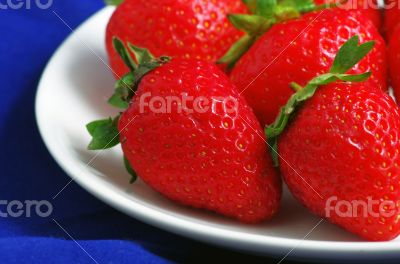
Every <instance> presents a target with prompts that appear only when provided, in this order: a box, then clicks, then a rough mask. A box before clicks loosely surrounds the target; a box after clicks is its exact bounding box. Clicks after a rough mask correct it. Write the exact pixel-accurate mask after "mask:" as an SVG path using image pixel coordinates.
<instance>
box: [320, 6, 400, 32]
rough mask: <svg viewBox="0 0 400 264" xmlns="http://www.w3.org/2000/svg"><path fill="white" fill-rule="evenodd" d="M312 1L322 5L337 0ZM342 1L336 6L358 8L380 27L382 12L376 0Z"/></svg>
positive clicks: (350, 8)
mask: <svg viewBox="0 0 400 264" xmlns="http://www.w3.org/2000/svg"><path fill="white" fill-rule="evenodd" d="M396 1H397V0H396ZM314 2H315V4H317V5H322V4H326V3H338V0H314ZM342 2H343V3H339V4H338V8H341V9H345V10H359V11H360V12H362V13H363V15H364V16H365V17H367V18H369V19H370V20H371V21H372V23H373V24H374V25H375V26H376V28H377V29H380V28H381V24H382V21H381V19H382V14H381V12H380V9H379V5H378V1H377V0H349V1H342Z"/></svg>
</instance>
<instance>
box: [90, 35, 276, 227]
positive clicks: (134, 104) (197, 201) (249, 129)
mask: <svg viewBox="0 0 400 264" xmlns="http://www.w3.org/2000/svg"><path fill="white" fill-rule="evenodd" d="M115 46H116V48H117V49H118V50H119V53H121V54H122V55H123V58H124V61H126V62H128V64H129V63H130V64H131V67H130V68H131V69H133V71H132V74H130V75H127V76H126V77H125V78H124V80H123V82H118V83H117V90H116V94H115V95H114V96H113V97H112V99H111V102H112V103H113V105H118V100H120V99H121V98H122V99H124V98H125V99H127V100H130V97H132V100H131V101H130V104H129V105H125V104H124V102H121V101H119V103H121V104H120V105H121V106H122V107H126V106H128V108H127V109H126V110H125V111H124V112H123V113H122V114H121V116H120V117H119V118H116V119H114V120H101V121H95V122H94V123H91V124H89V125H88V130H89V132H91V134H92V136H93V141H92V142H91V144H90V146H89V147H90V148H91V149H101V148H104V146H107V147H110V146H113V145H116V144H117V143H118V142H113V144H111V145H106V144H105V143H106V142H107V141H108V140H105V138H108V139H113V138H115V135H116V134H117V133H118V131H119V132H120V137H119V138H120V141H121V144H122V149H123V151H124V154H125V157H126V161H127V164H128V169H129V170H131V168H130V166H129V164H131V165H132V167H133V169H134V171H135V172H136V173H137V175H138V176H139V177H140V178H141V179H142V180H143V181H144V182H146V183H147V184H148V185H149V186H151V187H152V188H153V189H155V190H156V191H158V192H160V193H161V194H163V195H164V196H166V197H168V198H170V199H172V200H174V201H177V202H179V203H181V204H184V205H188V206H192V207H196V208H204V209H208V210H211V211H215V212H218V213H220V214H223V215H226V216H229V217H233V218H236V219H238V220H240V221H242V222H246V223H254V222H260V221H262V220H265V219H268V218H270V217H271V216H272V215H273V214H274V213H275V212H276V211H277V209H278V205H279V201H280V196H281V181H280V179H279V178H278V176H277V174H276V171H275V170H274V168H273V166H272V161H271V159H270V157H269V156H268V155H267V154H268V153H267V149H266V144H265V142H264V141H265V139H264V135H263V131H262V129H261V127H260V125H259V124H258V121H257V119H256V117H255V116H254V114H253V112H252V110H251V108H250V107H249V106H248V105H247V103H246V102H245V100H244V98H243V97H241V96H240V95H239V93H238V91H237V90H236V88H235V87H234V86H233V84H232V83H231V82H230V81H229V79H228V78H227V77H226V75H225V74H224V73H223V72H222V71H221V70H219V69H218V68H217V67H216V66H215V65H213V64H209V63H207V62H204V61H198V60H192V59H180V58H173V59H172V60H170V61H169V59H168V58H161V59H160V60H154V59H151V56H150V55H149V53H148V52H146V51H143V50H140V49H137V48H135V47H132V46H130V48H131V51H132V52H134V53H135V54H137V55H136V57H137V58H138V61H139V63H140V64H139V67H137V66H136V65H133V64H132V62H131V61H132V60H131V59H129V57H128V56H127V55H126V54H127V51H126V52H125V51H123V50H122V45H121V43H120V42H118V40H115ZM153 68H154V69H153ZM145 72H147V73H145ZM129 76H130V77H129ZM135 80H136V81H135ZM124 83H125V84H128V85H129V87H130V88H132V89H136V88H137V90H136V92H135V95H133V93H132V91H130V90H127V89H126V86H123V84H124ZM124 89H125V90H124ZM129 93H130V95H129ZM168 102H170V103H168ZM118 119H119V121H118ZM99 122H100V123H99ZM105 123H107V124H108V125H107V126H105V125H104V124H105ZM117 123H118V130H117ZM96 130H97V133H96ZM110 131H113V132H112V133H110Z"/></svg>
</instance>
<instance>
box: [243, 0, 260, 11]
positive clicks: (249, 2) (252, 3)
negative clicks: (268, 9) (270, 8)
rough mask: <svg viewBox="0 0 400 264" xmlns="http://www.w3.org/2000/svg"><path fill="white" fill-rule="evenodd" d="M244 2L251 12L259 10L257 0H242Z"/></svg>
mask: <svg viewBox="0 0 400 264" xmlns="http://www.w3.org/2000/svg"><path fill="white" fill-rule="evenodd" d="M242 1H243V3H244V4H245V5H246V6H247V9H249V11H250V13H252V14H255V13H256V10H257V0H242Z"/></svg>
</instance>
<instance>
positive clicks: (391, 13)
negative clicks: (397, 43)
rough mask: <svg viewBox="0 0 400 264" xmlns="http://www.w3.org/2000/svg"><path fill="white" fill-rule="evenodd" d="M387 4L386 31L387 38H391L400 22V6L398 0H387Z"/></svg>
mask: <svg viewBox="0 0 400 264" xmlns="http://www.w3.org/2000/svg"><path fill="white" fill-rule="evenodd" d="M385 4H386V8H385V20H384V27H385V28H384V31H385V35H386V38H387V39H388V40H389V39H390V38H391V36H392V35H393V32H394V30H395V28H396V26H397V25H398V24H399V22H400V6H399V1H398V0H386V1H385Z"/></svg>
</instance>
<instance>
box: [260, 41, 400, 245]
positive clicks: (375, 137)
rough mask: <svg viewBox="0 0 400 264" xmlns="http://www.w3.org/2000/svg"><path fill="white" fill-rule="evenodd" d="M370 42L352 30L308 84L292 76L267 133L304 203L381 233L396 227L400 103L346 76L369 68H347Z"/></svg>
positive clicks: (391, 234)
mask: <svg viewBox="0 0 400 264" xmlns="http://www.w3.org/2000/svg"><path fill="white" fill-rule="evenodd" d="M372 44H373V43H372V42H367V43H364V44H362V45H360V46H358V38H357V37H353V38H351V39H350V40H349V41H348V42H346V44H345V45H343V47H342V48H341V49H340V51H339V53H338V55H337V56H336V59H335V61H334V63H333V66H332V68H331V69H330V71H329V73H327V74H323V75H320V76H318V77H316V78H314V79H312V80H311V81H310V82H309V83H308V84H307V85H306V86H305V87H299V85H298V84H292V85H293V86H294V87H295V88H296V89H299V91H298V92H297V93H296V94H294V95H293V96H292V97H291V98H290V99H289V101H288V102H287V104H286V105H285V107H284V108H283V109H282V110H281V113H280V115H279V116H278V118H277V119H276V121H275V123H273V124H272V125H271V126H270V127H268V128H267V129H266V134H267V136H268V137H269V139H270V144H271V146H273V147H274V148H273V155H274V159H275V161H277V159H278V155H279V164H280V169H281V174H282V176H283V178H284V180H285V182H286V183H287V185H288V187H289V189H290V191H291V192H292V194H293V195H294V196H295V197H296V198H297V199H298V200H299V201H300V202H301V203H302V204H303V205H304V206H305V207H307V208H308V209H309V210H310V211H311V212H313V213H314V214H317V215H319V216H321V217H324V218H327V219H328V220H329V221H331V222H333V223H335V224H337V225H339V226H341V227H343V228H345V229H347V230H348V231H350V232H352V233H355V234H357V235H359V236H361V237H364V238H366V239H368V240H377V241H381V240H390V239H393V238H395V237H396V236H397V235H398V234H399V233H400V222H399V220H400V215H399V212H400V211H399V210H400V202H398V201H399V198H400V183H399V182H400V178H399V177H400V167H399V164H400V155H399V150H400V141H399V137H400V134H399V133H400V132H399V131H400V111H399V109H398V107H397V106H396V104H395V103H394V101H393V100H392V99H391V98H390V97H389V96H388V95H387V94H386V93H384V92H382V91H380V90H379V89H376V87H374V86H373V84H372V83H371V82H364V83H349V82H350V81H353V82H356V81H357V82H359V81H363V80H365V78H367V77H368V76H369V75H370V73H365V74H360V75H351V74H344V73H345V72H347V71H348V70H349V69H350V68H351V67H353V66H354V65H355V64H356V63H357V62H358V61H359V60H360V59H361V58H362V57H363V56H364V55H365V54H366V53H367V52H368V51H369V50H371V49H372ZM337 80H341V81H348V82H346V83H344V82H338V81H337ZM299 139H300V140H299ZM275 151H277V152H275ZM277 153H279V154H277ZM293 168H295V169H293Z"/></svg>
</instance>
